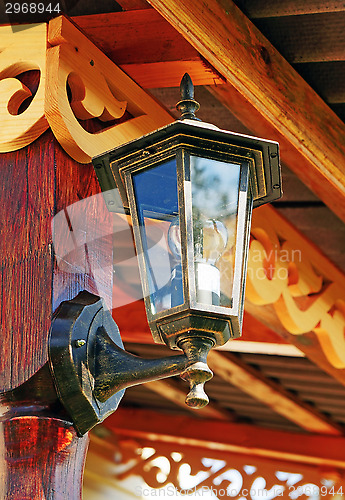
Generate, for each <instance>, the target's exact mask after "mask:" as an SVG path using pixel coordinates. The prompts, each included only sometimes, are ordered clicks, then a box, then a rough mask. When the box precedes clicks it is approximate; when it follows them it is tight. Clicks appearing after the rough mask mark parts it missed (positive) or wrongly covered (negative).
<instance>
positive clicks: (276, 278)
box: [246, 206, 345, 369]
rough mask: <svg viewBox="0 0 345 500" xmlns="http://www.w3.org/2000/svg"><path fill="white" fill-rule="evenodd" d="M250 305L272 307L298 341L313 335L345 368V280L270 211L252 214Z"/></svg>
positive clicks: (332, 360) (329, 357)
mask: <svg viewBox="0 0 345 500" xmlns="http://www.w3.org/2000/svg"><path fill="white" fill-rule="evenodd" d="M251 234H252V241H251V245H250V251H249V260H248V276H247V290H246V297H247V301H249V302H250V303H252V304H255V305H257V306H267V305H272V306H273V308H274V311H275V313H276V315H277V317H278V319H279V321H280V323H281V325H282V326H283V327H284V328H285V330H287V331H288V332H289V333H290V334H292V335H293V336H295V337H302V336H303V335H304V334H307V333H308V332H314V334H315V335H316V337H317V339H318V341H319V343H320V345H321V348H322V350H323V352H324V354H325V356H326V358H327V360H328V361H329V363H330V364H331V365H332V366H333V367H334V368H338V369H343V368H345V337H344V334H345V300H344V290H345V279H344V275H343V274H342V273H341V271H339V270H338V269H337V268H336V267H335V266H333V265H332V263H331V262H330V261H329V260H328V259H327V258H326V257H324V256H323V255H322V254H321V253H320V252H319V251H318V250H317V249H316V248H315V247H313V246H312V245H311V244H310V243H309V242H308V241H307V240H306V239H305V238H303V237H302V236H300V235H299V234H298V233H297V232H296V231H295V230H294V229H293V228H292V227H291V226H290V225H289V223H288V222H286V221H285V220H284V219H283V218H282V217H280V216H279V215H278V214H277V213H276V212H275V211H274V209H272V207H268V206H266V207H261V208H260V209H257V210H255V211H254V213H253V225H252V231H251Z"/></svg>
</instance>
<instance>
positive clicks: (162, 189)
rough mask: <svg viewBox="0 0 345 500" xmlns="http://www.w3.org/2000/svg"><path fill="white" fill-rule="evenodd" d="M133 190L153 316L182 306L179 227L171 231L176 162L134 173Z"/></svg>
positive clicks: (175, 205) (175, 207)
mask: <svg viewBox="0 0 345 500" xmlns="http://www.w3.org/2000/svg"><path fill="white" fill-rule="evenodd" d="M133 186H134V192H135V196H136V199H137V206H138V217H139V225H140V231H141V237H142V241H143V253H144V259H145V265H146V273H145V274H146V279H147V280H148V289H149V294H150V299H151V308H152V314H156V313H158V312H160V311H163V310H165V309H169V308H170V307H174V306H177V305H181V304H183V287H182V266H181V250H180V248H181V245H180V227H179V225H178V224H175V229H174V236H171V234H172V231H170V230H169V228H170V226H171V225H174V223H175V222H176V221H178V190H177V173H176V161H175V159H171V160H169V161H166V162H164V163H161V164H160V165H158V166H156V167H153V168H151V169H149V170H145V171H142V172H138V173H135V174H134V175H133ZM172 238H174V241H175V240H176V245H175V246H172V243H171V240H172ZM169 242H170V248H169ZM144 278H145V277H144Z"/></svg>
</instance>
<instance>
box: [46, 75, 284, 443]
mask: <svg viewBox="0 0 345 500" xmlns="http://www.w3.org/2000/svg"><path fill="white" fill-rule="evenodd" d="M181 95H182V100H181V101H180V102H179V103H178V104H177V108H178V109H179V110H180V111H181V112H182V117H181V119H180V120H178V121H176V122H175V123H172V124H170V125H167V126H166V127H163V128H161V129H159V130H156V131H155V132H153V133H151V134H148V135H146V136H144V137H142V138H140V139H138V140H136V141H133V142H130V143H128V144H125V145H123V146H121V147H118V148H116V149H114V150H112V151H109V152H107V153H105V154H103V155H101V156H99V157H97V158H95V159H94V160H93V163H94V167H95V170H96V173H97V175H98V179H99V182H100V185H101V188H102V190H103V192H104V198H105V201H106V204H107V206H108V208H109V210H110V211H117V210H118V209H117V208H116V207H118V200H117V198H116V196H117V195H116V193H117V191H116V190H115V188H118V190H119V192H120V195H121V198H122V203H123V205H124V207H125V208H127V209H129V211H130V214H131V216H132V222H133V232H134V239H135V245H136V249H137V254H138V260H139V268H140V274H141V281H142V287H143V292H144V297H145V305H146V313H147V318H148V322H149V325H150V328H151V331H152V334H153V337H154V340H155V341H156V342H165V343H166V344H167V345H168V346H169V347H170V348H172V349H175V348H176V349H178V348H179V349H181V350H182V351H183V353H181V354H179V355H176V356H170V357H168V358H161V359H154V360H144V359H142V358H139V357H137V356H133V355H132V354H130V353H128V352H126V351H124V350H123V348H122V342H121V337H120V335H119V331H118V328H117V325H116V323H115V322H114V320H113V319H112V317H111V315H110V313H109V311H106V310H104V308H103V306H102V301H101V299H100V298H99V297H96V296H94V295H92V294H90V293H88V292H86V291H84V292H81V293H80V294H79V295H78V296H77V297H75V298H74V299H72V300H70V301H66V302H63V303H62V304H61V305H60V307H59V309H58V310H57V312H56V313H55V317H54V319H53V321H52V326H51V334H50V343H49V358H50V367H51V371H52V375H53V379H54V382H55V385H56V387H57V390H58V393H59V397H60V400H61V402H62V404H63V405H64V407H65V409H66V410H67V411H68V413H69V414H70V416H71V417H72V420H73V422H74V425H75V427H76V429H77V430H78V432H79V434H84V433H85V432H87V431H88V430H89V429H91V428H92V427H93V426H94V425H96V424H97V423H99V422H101V421H102V420H104V418H106V417H107V415H109V414H110V413H111V412H113V411H115V410H116V408H117V405H118V404H119V401H120V399H121V397H122V394H123V389H125V388H126V387H129V386H131V385H136V384H139V383H142V382H145V381H149V380H156V379H159V378H165V377H169V376H172V375H177V374H179V375H180V376H181V377H182V378H183V379H185V380H187V381H188V382H189V384H190V391H189V393H188V395H187V397H186V403H187V404H188V405H189V406H192V407H194V408H201V407H203V406H204V405H205V404H207V402H208V398H207V396H206V394H205V392H204V389H203V384H204V382H206V381H207V380H209V379H210V378H211V377H212V372H211V370H210V369H209V368H208V366H207V359H206V358H207V353H208V351H209V350H210V349H211V348H212V347H214V346H217V345H222V344H224V343H225V342H227V340H229V339H230V338H236V337H238V336H240V334H241V327H242V317H243V302H244V289H245V280H246V264H247V251H248V242H249V234H250V221H251V213H252V208H253V207H256V206H259V205H262V204H264V203H268V202H270V201H273V200H275V199H277V198H279V197H280V196H281V181H280V169H279V156H278V144H277V143H276V142H271V141H266V140H263V139H258V138H256V137H250V136H246V135H241V134H235V133H231V132H227V131H224V130H219V129H218V128H216V127H214V126H212V125H209V124H207V123H202V122H200V121H199V120H198V119H197V118H195V116H194V112H195V111H196V110H197V109H198V107H199V105H198V103H197V102H196V101H195V100H194V89H193V84H192V82H191V80H190V77H189V75H187V74H186V75H185V76H184V77H183V79H182V82H181Z"/></svg>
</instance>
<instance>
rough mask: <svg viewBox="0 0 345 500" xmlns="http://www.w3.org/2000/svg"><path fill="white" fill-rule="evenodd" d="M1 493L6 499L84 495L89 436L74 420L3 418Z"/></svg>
mask: <svg viewBox="0 0 345 500" xmlns="http://www.w3.org/2000/svg"><path fill="white" fill-rule="evenodd" d="M0 433H1V434H0V435H1V438H0V462H1V469H0V497H1V498H2V499H3V500H19V499H20V500H36V499H37V500H38V499H48V498H49V499H50V500H54V499H56V500H58V499H61V498H70V499H71V500H80V499H81V486H82V474H83V469H84V462H85V457H86V451H87V447H88V441H89V439H88V436H85V437H83V438H79V437H77V435H76V431H75V430H74V428H73V427H72V426H71V424H70V423H68V422H64V421H62V420H58V419H54V418H50V417H39V416H21V417H13V418H10V419H8V420H3V421H1V422H0Z"/></svg>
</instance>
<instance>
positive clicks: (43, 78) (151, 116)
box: [0, 17, 173, 163]
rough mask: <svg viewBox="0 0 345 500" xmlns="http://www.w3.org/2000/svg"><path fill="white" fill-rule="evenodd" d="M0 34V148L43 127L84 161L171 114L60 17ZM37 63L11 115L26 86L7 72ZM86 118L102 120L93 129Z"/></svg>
mask: <svg viewBox="0 0 345 500" xmlns="http://www.w3.org/2000/svg"><path fill="white" fill-rule="evenodd" d="M47 37H48V38H47ZM0 40H1V42H0V105H2V107H1V108H0V119H1V123H2V126H1V130H0V152H7V151H14V150H16V149H20V148H22V147H25V146H27V145H28V144H30V143H31V142H33V141H34V140H36V139H37V138H38V137H39V136H40V135H41V134H42V133H43V132H44V131H45V130H46V129H47V128H48V126H50V127H51V129H52V131H53V133H54V135H55V137H56V138H57V140H58V141H59V142H60V144H61V146H62V147H63V148H64V149H65V151H66V152H67V153H68V154H69V155H70V156H71V157H72V158H73V159H75V160H76V161H78V162H80V163H89V162H90V161H91V158H92V157H93V156H97V155H98V154H101V153H103V152H105V151H107V150H109V149H112V148H114V147H116V146H118V145H120V144H123V143H125V142H128V141H130V140H133V139H136V138H138V137H141V136H142V135H144V134H147V133H149V132H152V131H153V130H155V129H157V128H159V127H161V126H164V125H166V124H168V123H170V122H171V121H173V119H172V117H171V115H170V114H169V113H168V112H167V111H166V110H165V109H164V108H163V107H162V106H160V105H159V104H158V103H157V102H156V101H155V100H154V99H153V98H152V97H150V96H149V95H148V94H147V93H146V92H145V91H144V90H142V89H141V87H139V86H138V85H137V84H136V83H135V82H134V81H133V80H131V78H130V77H128V76H127V75H126V74H125V73H124V72H123V71H122V70H121V69H120V68H118V67H117V66H116V65H115V64H114V63H113V62H112V61H110V59H108V58H107V57H106V56H105V55H104V54H103V53H102V52H101V51H100V50H99V49H98V48H97V47H96V46H95V45H94V44H93V43H92V42H90V41H89V40H88V39H87V38H86V37H85V36H84V35H83V34H82V33H81V32H80V31H79V30H78V29H77V28H76V27H75V26H74V25H73V24H72V23H71V22H70V21H68V20H67V19H66V18H64V17H59V18H55V19H53V20H52V21H50V23H49V25H48V27H47V25H46V24H40V25H32V26H23V27H22V29H21V30H19V31H12V28H11V27H10V26H8V27H7V26H5V27H0ZM47 41H48V48H46V46H47ZM1 50H2V51H1ZM37 69H39V70H40V83H39V86H38V89H37V92H36V93H35V95H34V97H33V100H32V102H31V104H30V105H29V107H28V108H27V109H26V110H25V111H24V112H23V113H20V114H17V113H18V109H19V107H20V105H21V104H22V103H23V101H24V100H25V99H27V98H28V97H30V95H31V93H30V91H29V89H27V88H26V87H25V85H23V84H22V83H21V82H20V81H19V80H18V79H16V78H14V77H16V76H18V75H19V74H20V73H22V72H24V71H30V70H37ZM68 87H69V89H68ZM69 93H70V96H69ZM93 118H98V119H99V120H100V121H102V122H103V123H104V127H103V128H102V129H101V130H99V131H98V132H95V133H92V132H90V131H87V130H86V128H84V126H83V124H82V123H81V122H83V121H87V120H90V119H93ZM93 128H94V127H93Z"/></svg>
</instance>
